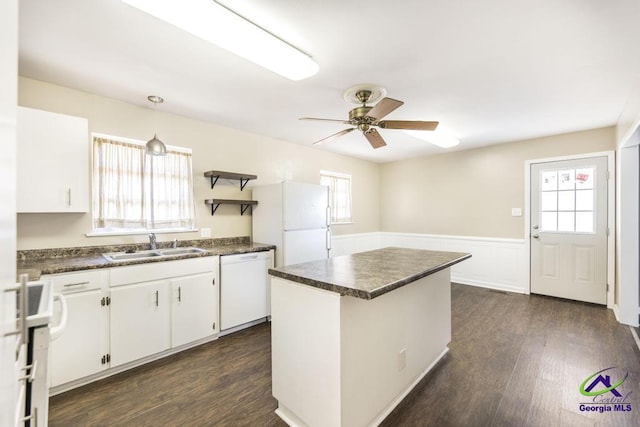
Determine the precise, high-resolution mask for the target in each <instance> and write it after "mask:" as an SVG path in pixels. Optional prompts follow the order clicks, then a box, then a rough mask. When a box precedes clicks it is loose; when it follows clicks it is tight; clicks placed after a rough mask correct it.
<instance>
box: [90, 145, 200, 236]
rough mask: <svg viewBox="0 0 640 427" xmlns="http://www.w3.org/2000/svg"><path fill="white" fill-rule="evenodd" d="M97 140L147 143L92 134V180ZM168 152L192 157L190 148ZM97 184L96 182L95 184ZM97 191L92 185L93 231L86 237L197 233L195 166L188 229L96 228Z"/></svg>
mask: <svg viewBox="0 0 640 427" xmlns="http://www.w3.org/2000/svg"><path fill="white" fill-rule="evenodd" d="M95 138H102V139H109V140H113V141H117V142H122V143H126V144H132V145H139V146H142V147H143V146H144V145H145V144H146V142H145V141H140V140H136V139H130V138H124V137H119V136H113V135H106V134H100V133H92V134H91V176H92V179H94V180H95V178H94V176H95V169H94V168H95V165H94V154H93V153H94V139H95ZM166 147H167V151H168V152H171V151H173V152H179V153H188V154H189V156H191V155H192V150H191V149H190V148H184V147H177V146H171V145H167V146H166ZM147 157H151V156H150V155H147ZM94 184H95V182H94ZM96 191H99V190H98V188H97V186H96V185H92V190H91V204H92V221H91V223H92V230H91V232H89V233H86V236H89V237H90V236H105V235H136V234H146V233H150V232H153V233H175V232H189V231H197V228H196V226H195V225H196V213H195V204H194V201H195V199H194V193H193V166H192V165H191V182H190V188H189V191H190V199H191V205H192V207H191V226H186V227H166V228H148V227H144V228H143V227H135V228H126V227H123V228H120V227H118V228H95V218H94V217H93V215H95V206H96V199H95V198H96ZM151 215H153V213H151Z"/></svg>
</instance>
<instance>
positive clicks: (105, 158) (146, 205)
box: [93, 135, 195, 233]
mask: <svg viewBox="0 0 640 427" xmlns="http://www.w3.org/2000/svg"><path fill="white" fill-rule="evenodd" d="M144 144H145V143H144V142H142V141H135V140H128V139H121V138H114V137H108V136H103V135H99V136H98V135H93V231H94V232H95V233H118V232H120V233H121V232H134V231H139V232H145V231H150V230H154V231H158V230H173V231H175V230H191V229H193V228H194V227H195V207H194V202H193V173H192V166H191V150H190V149H184V148H179V147H170V146H168V147H167V155H166V156H163V157H158V156H149V155H146V154H145V151H144V150H145V149H144Z"/></svg>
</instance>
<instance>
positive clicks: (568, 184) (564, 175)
mask: <svg viewBox="0 0 640 427" xmlns="http://www.w3.org/2000/svg"><path fill="white" fill-rule="evenodd" d="M575 173H576V171H575V170H574V169H571V170H564V171H558V177H559V179H558V189H560V190H573V189H574V188H576V185H575V180H574V177H575Z"/></svg>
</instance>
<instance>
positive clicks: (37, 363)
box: [17, 277, 66, 427]
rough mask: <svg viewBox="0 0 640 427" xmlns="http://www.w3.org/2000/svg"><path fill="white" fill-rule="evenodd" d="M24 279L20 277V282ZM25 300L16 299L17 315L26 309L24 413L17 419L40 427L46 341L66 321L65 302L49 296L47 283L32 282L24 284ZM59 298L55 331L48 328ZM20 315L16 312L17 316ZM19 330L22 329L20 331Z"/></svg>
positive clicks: (44, 412) (44, 417)
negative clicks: (58, 315)
mask: <svg viewBox="0 0 640 427" xmlns="http://www.w3.org/2000/svg"><path fill="white" fill-rule="evenodd" d="M22 280H26V278H23V277H21V281H22ZM26 289H27V292H26V295H27V298H26V300H25V301H20V300H19V299H18V301H17V303H18V312H20V311H21V310H22V309H26V313H27V316H26V318H25V322H24V323H25V328H24V329H26V331H25V332H26V333H25V336H24V340H25V341H24V342H25V344H26V364H25V366H24V368H22V369H21V370H22V371H23V375H22V376H21V379H22V380H24V383H23V387H24V393H23V394H22V393H21V395H23V396H24V402H22V404H23V405H24V413H23V414H21V417H20V418H21V420H22V421H24V426H25V427H40V426H46V425H47V424H48V412H49V373H48V370H47V365H48V359H49V342H50V341H51V340H52V339H54V338H55V336H56V335H59V334H60V333H61V332H62V329H64V326H65V323H66V321H65V319H66V303H65V301H64V297H62V296H59V295H56V296H55V297H54V295H53V289H52V285H51V282H49V281H35V282H28V283H27V284H26ZM54 299H59V300H60V303H61V304H62V313H63V315H62V321H61V324H60V325H59V326H57V327H55V328H52V327H51V321H52V319H53V301H54ZM18 314H19V315H20V313H18ZM24 329H23V330H24Z"/></svg>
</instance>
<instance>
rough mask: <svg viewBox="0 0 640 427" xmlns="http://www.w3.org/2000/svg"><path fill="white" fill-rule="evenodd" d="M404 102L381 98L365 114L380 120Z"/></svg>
mask: <svg viewBox="0 0 640 427" xmlns="http://www.w3.org/2000/svg"><path fill="white" fill-rule="evenodd" d="M402 104H404V102H402V101H398V100H397V99H393V98H382V99H381V100H380V102H378V103H377V104H376V105H375V106H374V107H373V108H372V109H371V110H370V111H369V112H368V113H367V115H366V117H373V118H374V119H378V120H380V119H381V118H383V117H384V116H386V115H387V114H389V113H390V112H392V111H393V110H395V109H396V108H398V107H400V106H401V105H402Z"/></svg>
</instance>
